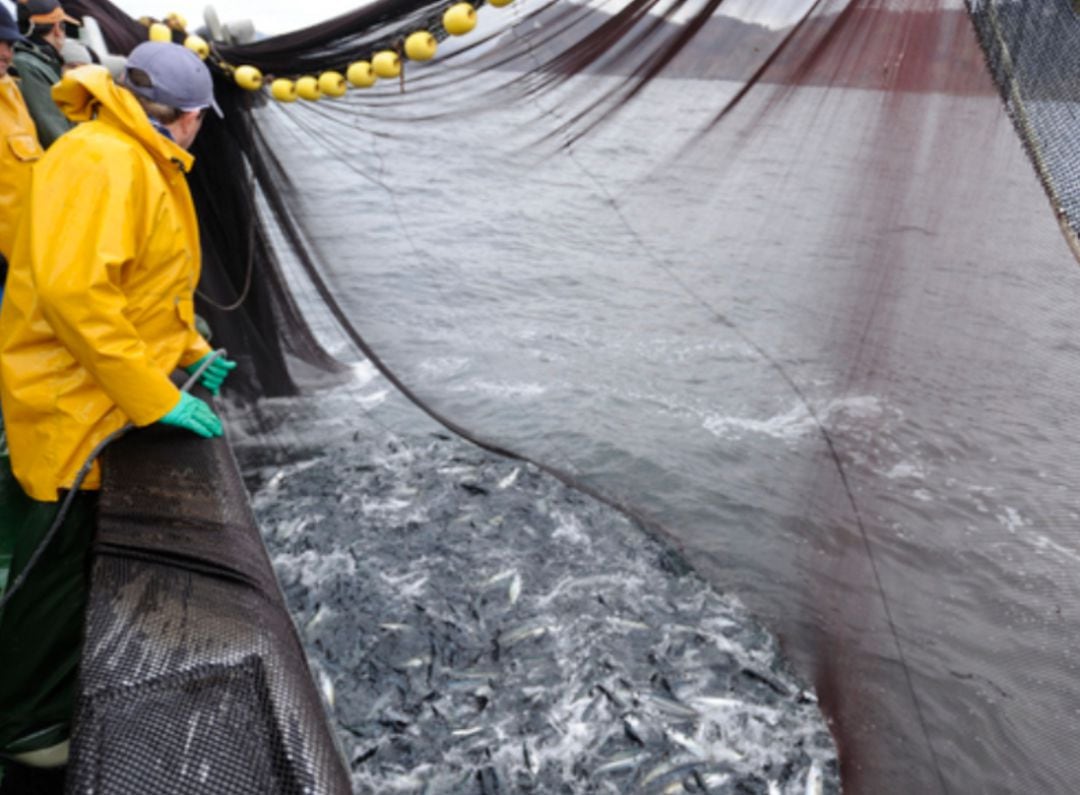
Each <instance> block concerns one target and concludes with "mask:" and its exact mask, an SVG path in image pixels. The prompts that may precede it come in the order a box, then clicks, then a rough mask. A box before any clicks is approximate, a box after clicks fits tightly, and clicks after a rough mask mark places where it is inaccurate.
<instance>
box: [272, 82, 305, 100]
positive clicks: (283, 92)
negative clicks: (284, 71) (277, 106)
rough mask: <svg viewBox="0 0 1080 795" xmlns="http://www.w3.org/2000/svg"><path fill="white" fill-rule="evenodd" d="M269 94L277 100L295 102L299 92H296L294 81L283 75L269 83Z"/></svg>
mask: <svg viewBox="0 0 1080 795" xmlns="http://www.w3.org/2000/svg"><path fill="white" fill-rule="evenodd" d="M270 96H272V97H273V98H274V99H276V100H277V101H278V102H296V99H297V97H298V96H299V94H297V93H296V83H294V82H293V81H292V80H289V79H287V78H284V77H279V78H278V79H277V80H275V81H274V82H272V83H271V84H270Z"/></svg>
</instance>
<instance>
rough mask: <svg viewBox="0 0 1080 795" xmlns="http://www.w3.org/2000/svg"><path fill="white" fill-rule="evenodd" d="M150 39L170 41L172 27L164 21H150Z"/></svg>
mask: <svg viewBox="0 0 1080 795" xmlns="http://www.w3.org/2000/svg"><path fill="white" fill-rule="evenodd" d="M150 41H172V29H171V28H170V27H169V26H168V25H166V24H165V23H164V22H154V23H151V25H150Z"/></svg>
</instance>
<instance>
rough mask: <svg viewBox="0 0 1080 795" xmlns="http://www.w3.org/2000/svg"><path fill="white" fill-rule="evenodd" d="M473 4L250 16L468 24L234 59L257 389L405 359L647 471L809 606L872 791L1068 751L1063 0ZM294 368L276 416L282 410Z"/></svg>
mask: <svg viewBox="0 0 1080 795" xmlns="http://www.w3.org/2000/svg"><path fill="white" fill-rule="evenodd" d="M73 5H74V6H75V10H76V11H77V12H79V13H87V14H91V15H94V16H97V17H99V18H100V19H101V20H102V25H103V28H105V30H106V35H107V36H108V38H109V39H110V42H111V43H112V44H113V46H114V47H115V48H116V49H117V50H121V51H122V50H124V49H125V48H126V47H130V46H131V45H132V44H133V43H134V42H135V41H138V40H140V36H141V35H143V34H142V32H141V30H140V28H139V26H138V25H137V24H136V23H134V22H132V21H131V20H128V19H126V18H125V17H124V16H123V15H121V14H119V13H118V12H115V11H113V10H110V9H108V8H107V7H103V6H101V5H99V4H96V3H95V4H91V3H75V4H73ZM441 10H442V7H441V6H438V5H436V4H419V3H418V4H399V3H391V2H383V3H376V4H374V5H371V6H366V7H365V8H364V9H361V10H358V11H356V12H353V13H351V14H348V15H345V16H342V17H339V18H337V19H335V20H331V21H328V22H326V23H323V24H320V25H317V26H315V27H313V28H310V29H307V30H305V31H301V32H298V33H295V34H290V35H289V36H284V37H277V38H273V39H269V40H266V41H261V42H256V43H254V44H250V45H242V46H241V45H231V46H224V45H222V46H219V47H218V48H217V56H218V57H219V58H220V60H221V61H222V62H224V63H226V64H230V65H232V66H236V65H240V64H245V63H247V64H252V65H255V66H258V67H260V68H261V69H263V70H264V71H265V72H266V73H267V74H268V75H272V76H283V77H289V78H295V77H298V76H300V75H303V74H311V73H317V72H319V71H322V70H326V69H333V70H344V69H345V68H347V66H348V64H349V62H350V61H351V60H353V59H358V58H367V57H370V55H371V53H372V52H373V51H375V50H377V49H379V48H382V47H386V46H394V45H396V44H398V43H400V41H401V38H402V37H403V36H404V35H405V34H406V33H407V32H408V31H410V30H412V29H414V28H415V27H421V26H425V25H426V26H429V27H431V28H432V29H433V30H434V32H435V33H436V34H437V38H439V39H440V48H442V49H441V51H440V55H439V56H438V57H437V58H436V59H435V60H434V61H432V62H430V63H427V64H419V63H411V62H407V63H406V67H405V74H404V79H403V80H402V79H395V80H387V81H381V82H380V83H378V84H376V86H375V87H374V88H372V89H369V90H365V91H360V90H355V91H354V90H350V91H349V92H348V93H347V94H346V95H345V96H344V97H342V98H340V99H336V100H330V99H323V100H321V101H319V102H317V103H297V104H290V105H277V104H275V103H273V102H268V101H266V99H265V97H257V96H254V95H251V94H247V93H244V92H242V91H241V90H240V89H239V88H237V87H236V86H235V85H233V84H232V83H230V82H229V81H228V79H227V68H226V69H225V71H224V72H221V73H219V75H218V88H219V91H218V94H219V100H221V101H222V102H223V104H225V105H226V118H225V120H224V122H223V123H220V124H219V123H216V122H214V121H213V120H212V119H211V120H209V123H208V124H207V126H206V128H205V130H204V132H203V133H202V134H201V138H200V140H199V141H198V142H197V144H196V156H197V158H198V159H199V161H200V163H201V165H200V167H199V168H197V169H196V173H195V175H194V184H195V187H196V192H197V194H198V202H199V207H200V212H201V217H202V220H203V225H204V231H205V240H204V247H205V249H206V256H207V259H208V268H207V271H208V272H207V277H206V279H205V280H204V284H203V285H202V286H201V287H200V290H201V292H202V293H203V296H202V300H203V303H202V304H201V313H202V314H205V315H206V316H207V317H208V319H209V320H210V322H211V326H212V327H213V328H214V330H215V334H216V335H220V339H221V341H223V344H225V345H226V346H227V347H228V348H229V349H230V351H234V352H235V353H237V354H239V355H240V356H242V357H246V359H245V370H247V372H248V375H247V376H246V377H247V378H248V379H249V380H248V383H247V384H246V390H247V393H248V394H249V395H250V396H255V395H260V394H261V395H279V396H284V395H289V394H293V393H295V391H296V390H297V385H298V383H303V384H304V385H305V388H307V389H309V390H312V391H314V392H315V393H318V390H319V389H322V388H323V387H324V385H325V384H326V383H330V382H331V381H332V383H335V384H339V385H340V384H346V385H348V384H349V383H350V381H349V379H350V378H352V377H353V376H355V374H356V372H357V368H358V367H360V366H361V364H360V362H361V360H363V361H367V362H372V363H374V364H375V365H376V366H377V367H378V368H379V369H380V370H381V371H382V376H381V377H382V378H385V379H387V380H388V381H389V382H390V383H391V384H392V385H393V386H394V387H396V388H397V389H398V390H399V391H401V392H402V393H403V394H406V395H408V396H409V397H410V398H412V399H413V400H415V402H416V403H417V404H419V405H420V406H422V407H423V409H424V411H425V412H427V414H428V415H429V416H430V417H433V418H435V419H437V420H438V421H440V422H441V423H442V425H443V426H444V427H448V428H450V429H452V430H455V431H457V432H458V433H460V434H462V435H464V436H466V437H467V438H470V439H473V440H474V441H477V442H479V443H480V444H481V446H482V447H485V448H487V449H488V450H492V451H496V452H511V451H512V453H513V454H514V455H518V456H522V457H524V458H526V459H528V460H530V461H532V462H534V464H535V465H536V466H537V467H538V468H539V469H540V470H543V471H547V472H548V473H552V474H554V475H556V476H558V477H559V478H562V479H563V480H565V481H566V482H569V483H572V484H574V485H575V486H577V487H579V488H581V489H582V490H584V491H586V492H587V493H590V494H593V495H597V496H599V497H601V498H602V499H604V500H605V501H607V502H609V503H611V504H614V505H618V506H620V507H622V508H623V509H625V510H626V511H627V512H628V513H629V514H630V515H631V516H632V517H634V519H635V520H636V521H637V522H638V523H639V524H640V525H642V526H644V527H645V528H647V529H649V530H650V531H651V532H652V533H653V534H654V535H655V536H656V537H658V538H661V539H663V540H664V541H665V542H666V543H669V544H670V545H672V546H673V547H674V548H676V549H678V550H680V552H681V553H682V556H683V557H684V558H685V559H686V560H688V561H690V562H691V563H692V565H693V568H694V570H695V571H696V572H697V574H699V575H700V576H702V577H704V578H705V579H706V580H707V581H708V582H710V583H712V584H713V585H714V586H716V587H717V588H719V589H721V590H723V591H726V592H732V593H735V594H738V595H739V596H740V597H741V598H742V599H743V600H744V601H745V602H746V604H747V605H748V606H749V608H750V609H751V610H752V611H753V613H754V614H755V615H756V616H758V617H759V618H760V619H761V620H762V621H763V622H764V623H765V625H766V626H768V627H769V629H770V630H771V631H772V632H774V633H775V634H776V636H777V637H778V638H779V641H780V643H781V644H782V647H783V650H784V651H785V653H786V654H787V655H788V656H789V657H790V659H791V660H792V661H793V663H794V666H795V669H796V670H797V671H798V673H799V675H800V676H802V677H805V679H806V680H808V681H809V682H812V683H813V685H814V686H815V688H816V692H817V695H818V698H819V699H820V702H821V707H822V709H823V711H824V713H825V714H826V715H827V716H828V718H829V721H830V729H831V731H832V734H833V736H834V737H835V739H836V743H837V747H838V748H839V751H840V764H841V776H842V779H843V784H844V789H845V791H848V792H855V793H879V792H943V793H944V792H987V793H998V792H1000V793H1007V792H1008V793H1011V792H1046V793H1069V792H1074V791H1076V790H1077V788H1078V784H1080V771H1078V770H1077V764H1076V762H1075V753H1074V749H1075V746H1076V742H1075V740H1076V736H1075V727H1074V726H1073V723H1074V722H1073V721H1072V720H1071V717H1070V716H1072V715H1073V714H1075V712H1076V711H1077V710H1078V709H1080V703H1078V700H1077V695H1076V689H1075V688H1074V687H1073V686H1072V680H1073V679H1074V671H1075V666H1076V662H1075V661H1076V659H1077V654H1076V651H1077V649H1076V648H1075V646H1076V638H1077V637H1080V633H1078V631H1077V630H1078V629H1080V627H1078V626H1077V624H1078V622H1080V616H1078V615H1077V612H1076V608H1075V605H1076V604H1077V603H1078V599H1077V596H1080V594H1078V593H1077V584H1076V578H1075V576H1074V571H1075V565H1076V561H1077V560H1078V559H1080V548H1078V545H1077V543H1076V540H1075V537H1074V535H1075V534H1074V533H1072V529H1073V528H1074V527H1075V524H1076V520H1077V516H1078V514H1077V510H1076V501H1075V498H1074V496H1073V484H1074V482H1075V480H1076V478H1075V476H1074V469H1075V466H1076V465H1075V453H1074V451H1075V449H1076V444H1077V442H1080V427H1078V425H1077V421H1076V419H1075V417H1076V412H1075V411H1074V410H1073V406H1072V400H1073V396H1074V395H1075V394H1076V393H1077V390H1078V388H1080V377H1078V372H1077V367H1076V364H1075V361H1076V359H1075V353H1076V350H1077V346H1076V341H1075V338H1076V331H1077V327H1076V321H1075V318H1076V317H1077V316H1078V312H1077V310H1078V306H1077V302H1078V298H1077V296H1078V295H1080V270H1078V269H1077V267H1076V259H1075V257H1074V256H1073V253H1072V251H1071V250H1070V240H1071V239H1072V236H1073V235H1074V234H1075V231H1074V230H1075V224H1076V220H1075V219H1076V217H1077V216H1076V212H1077V208H1076V190H1075V188H1074V187H1073V180H1072V178H1071V176H1072V170H1073V162H1074V160H1075V158H1073V157H1072V156H1071V152H1070V145H1069V144H1070V142H1071V139H1072V138H1073V137H1074V135H1073V130H1074V127H1075V121H1074V120H1075V118H1076V110H1075V109H1076V103H1075V100H1074V99H1073V96H1072V95H1073V93H1074V92H1075V89H1074V88H1073V83H1074V80H1073V79H1071V78H1072V77H1073V76H1074V74H1075V70H1074V69H1072V68H1071V66H1072V64H1073V63H1074V62H1075V59H1076V57H1077V56H1076V55H1075V52H1076V49H1077V48H1076V47H1075V41H1076V35H1077V24H1078V23H1077V19H1076V13H1075V11H1074V9H1073V7H1072V4H1071V3H1069V2H1066V0H1054V2H1048V3H1044V4H1040V5H1039V8H1038V9H1037V10H1034V11H1033V10H1032V8H1031V5H1030V4H1024V3H1020V2H997V3H995V2H978V1H976V0H972V2H971V3H970V4H969V5H968V6H965V5H964V4H963V3H961V2H960V0H916V1H914V2H912V1H911V0H907V1H902V0H861V1H857V0H848V1H847V2H843V1H842V0H816V1H812V0H808V1H807V2H801V3H788V2H783V3H780V2H777V3H748V2H738V0H725V1H724V2H719V1H717V2H705V3H700V4H694V5H691V4H689V3H683V2H673V3H655V2H638V1H636V0H631V2H628V3H625V4H609V3H605V4H597V5H594V6H583V5H577V4H572V3H533V4H515V5H513V6H511V7H509V8H503V9H496V8H488V7H484V8H482V9H481V12H482V17H483V16H484V15H489V16H490V15H502V16H500V17H494V16H490V18H491V19H492V20H493V21H492V22H490V27H488V28H487V29H482V30H478V31H477V33H476V34H475V37H474V38H469V37H465V38H463V39H461V40H460V41H458V40H456V39H451V38H447V37H445V35H444V33H445V31H441V30H440V29H439V27H438V22H437V20H438V19H439V16H438V14H439V13H440V12H441ZM1003 98H1004V100H1005V101H1004V103H1003V102H1002V99H1003ZM1018 132H1019V135H1018V134H1017V133H1018ZM207 163H210V164H212V166H211V167H206V166H207ZM1033 166H1034V167H1033ZM1048 195H1049V197H1050V201H1048V200H1047V196H1048ZM1059 218H1060V219H1061V220H1062V221H1063V223H1064V226H1065V227H1066V228H1067V229H1066V232H1067V233H1066V234H1065V235H1063V234H1062V229H1061V226H1060V225H1059ZM238 232H239V233H238ZM208 297H209V298H210V299H212V301H213V303H210V302H209V301H207V298H208ZM232 304H238V305H237V306H236V307H234V308H230V309H223V308H221V307H230V306H231V305H232ZM342 364H344V365H348V367H347V368H345V369H342ZM318 372H323V373H332V375H333V378H332V379H331V381H327V380H325V378H324V377H323V376H316V373H318ZM320 379H321V380H320ZM353 383H355V382H353ZM313 384H316V386H312V385H313ZM347 388H348V387H347V386H346V389H347ZM333 394H335V395H339V393H336V392H335V393H333ZM339 396H340V395H339ZM334 399H337V398H334ZM282 405H283V404H280V403H274V402H272V401H271V402H267V401H266V400H265V399H264V400H262V401H260V402H256V403H255V408H254V409H251V411H252V412H253V413H252V414H250V415H246V417H247V425H246V426H245V427H246V429H247V430H248V432H250V433H251V434H252V436H253V437H257V438H258V439H260V440H261V441H262V442H263V443H265V445H268V446H270V447H273V446H275V445H278V446H281V447H284V446H285V445H286V444H287V442H288V440H289V439H290V438H291V436H290V434H293V433H295V431H293V430H289V429H288V427H287V426H288V425H289V424H290V423H293V424H299V423H300V422H301V421H302V420H303V419H304V417H303V416H302V415H303V414H304V412H306V411H309V410H311V409H310V407H309V408H305V409H303V410H302V411H301V410H300V409H297V408H296V407H297V406H304V405H307V404H288V405H289V406H292V407H293V408H292V409H282V408H281V407H282ZM361 405H363V404H362V402H361ZM275 407H276V408H275ZM275 411H277V412H280V413H279V414H278V415H275ZM290 412H291V413H290ZM281 413H283V414H286V415H288V417H289V422H282V421H281ZM406 422H415V423H416V424H417V425H420V424H421V423H419V422H418V421H416V420H415V419H413V420H406ZM339 430H342V429H339ZM345 435H347V434H345ZM324 442H325V440H324ZM342 460H345V459H344V458H342ZM326 477H327V478H329V477H330V475H326ZM500 477H501V476H500ZM342 478H344V475H342ZM343 482H344V481H343ZM373 488H374V486H373ZM484 488H487V487H484ZM376 491H377V489H376ZM398 496H400V495H398ZM402 499H404V498H402ZM384 507H385V506H384ZM372 510H374V509H372ZM334 515H335V516H337V515H340V514H334ZM298 521H299V520H298ZM407 725H408V721H405V720H403V721H401V723H400V726H399V729H400V730H401V731H402V732H403V733H404V732H405V729H406V727H407ZM373 753H374V752H373ZM378 761H379V755H378V754H375V755H374V757H373V756H372V755H371V754H368V753H367V752H366V751H361V752H358V753H357V754H356V755H354V756H352V757H351V758H350V759H349V762H350V764H351V765H352V766H353V775H354V783H355V780H356V779H355V776H357V775H360V774H361V773H362V772H363V771H364V770H365V769H366V768H365V765H367V766H372V765H375V764H376V763H378ZM477 765H478V767H477V769H478V770H488V769H489V767H490V760H487V761H484V762H478V763H477ZM358 771H359V772H358ZM679 774H680V775H682V774H683V773H682V772H679ZM478 775H479V774H478ZM634 780H635V781H637V782H638V784H641V782H642V780H643V779H642V778H638V779H634ZM470 781H471V785H470V786H472V787H473V789H471V790H469V791H496V790H497V786H496V785H495V784H491V783H490V782H487V780H486V779H484V778H483V776H480V777H479V778H475V779H470ZM785 781H786V780H785ZM485 782H487V783H485ZM789 783H790V784H791V786H796V781H795V779H792V780H791V781H790V782H789ZM797 784H798V785H799V786H801V785H802V779H799V781H798V782H797ZM695 785H696V782H694V781H692V780H689V779H688V780H687V782H684V787H685V788H686V789H687V790H688V791H692V788H693V786H695ZM784 786H788V783H785V784H784ZM484 787H487V788H488V789H486V790H485V789H484ZM761 787H762V788H763V789H762V791H766V789H767V788H766V785H765V783H763V782H762V783H761ZM510 789H511V791H514V790H513V788H512V787H511V788H510ZM597 791H604V790H602V789H598V790H597Z"/></svg>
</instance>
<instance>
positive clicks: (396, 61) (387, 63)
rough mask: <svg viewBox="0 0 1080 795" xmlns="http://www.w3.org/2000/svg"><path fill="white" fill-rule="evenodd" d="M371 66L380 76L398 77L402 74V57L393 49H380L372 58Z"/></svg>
mask: <svg viewBox="0 0 1080 795" xmlns="http://www.w3.org/2000/svg"><path fill="white" fill-rule="evenodd" d="M371 68H372V69H374V70H375V74H377V75H378V76H379V77H397V76H398V75H399V74H401V58H400V56H398V54H397V53H396V52H394V51H393V50H380V51H379V52H377V53H375V57H374V58H372V59H371Z"/></svg>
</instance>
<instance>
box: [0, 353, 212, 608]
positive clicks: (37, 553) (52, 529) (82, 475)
mask: <svg viewBox="0 0 1080 795" xmlns="http://www.w3.org/2000/svg"><path fill="white" fill-rule="evenodd" d="M224 355H225V349H224V348H219V349H218V350H216V351H214V352H213V353H211V354H210V355H209V356H208V357H207V358H206V361H205V362H203V363H202V364H201V365H199V369H198V370H196V371H195V372H194V373H192V374H191V376H190V377H188V379H187V380H186V381H185V382H184V384H183V386H181V387H180V391H181V392H187V391H188V390H190V389H191V387H192V386H193V385H194V384H195V382H196V381H197V380H198V379H199V376H201V375H202V374H203V372H204V371H205V370H206V368H207V367H209V366H210V365H211V364H213V363H214V361H215V360H216V359H218V358H219V357H221V356H224ZM134 427H135V426H134V425H133V424H132V423H130V422H128V423H126V424H125V425H124V426H123V427H122V428H118V429H117V430H115V431H113V432H112V433H110V434H109V435H108V436H106V437H105V438H104V439H102V440H101V441H100V442H98V443H97V446H95V447H94V449H93V450H91V451H90V455H88V456H87V457H86V460H85V461H84V462H83V465H82V467H81V468H80V469H79V472H78V474H77V475H75V480H74V481H73V483H72V485H71V488H70V489H68V491H67V493H66V494H65V495H64V499H63V501H62V502H61V503H60V510H59V511H57V512H56V516H55V518H54V519H53V522H52V525H50V526H49V530H48V532H47V533H45V536H44V538H42V539H41V541H40V542H39V543H38V545H37V547H35V549H34V552H33V554H32V555H30V560H28V561H27V563H26V566H25V567H23V570H22V571H21V572H19V576H18V577H16V578H15V580H14V582H12V583H11V587H10V588H8V589H7V592H6V593H4V595H3V596H2V597H0V610H3V609H4V606H5V605H7V603H8V602H9V601H11V597H13V596H14V595H15V594H16V593H17V592H18V590H19V588H21V587H22V585H23V583H25V582H26V579H27V577H28V576H29V575H30V571H31V570H32V569H33V568H34V566H35V564H37V562H38V561H39V560H41V556H42V555H43V554H45V549H46V548H47V547H48V546H49V543H50V542H51V541H52V540H53V538H54V537H55V536H56V534H57V533H58V532H59V530H60V525H62V524H63V523H64V519H65V518H67V513H68V510H70V508H71V503H72V502H73V501H74V499H75V495H76V494H77V493H78V491H79V486H81V485H82V482H83V481H84V480H86V476H87V475H89V474H90V467H91V466H93V464H94V461H95V460H96V459H97V457H98V456H99V455H101V451H102V450H104V449H105V448H106V447H108V446H109V445H110V444H112V443H113V442H114V441H116V440H117V439H119V438H120V437H121V436H123V435H124V434H126V433H127V432H128V431H130V430H131V429H132V428H134Z"/></svg>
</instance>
